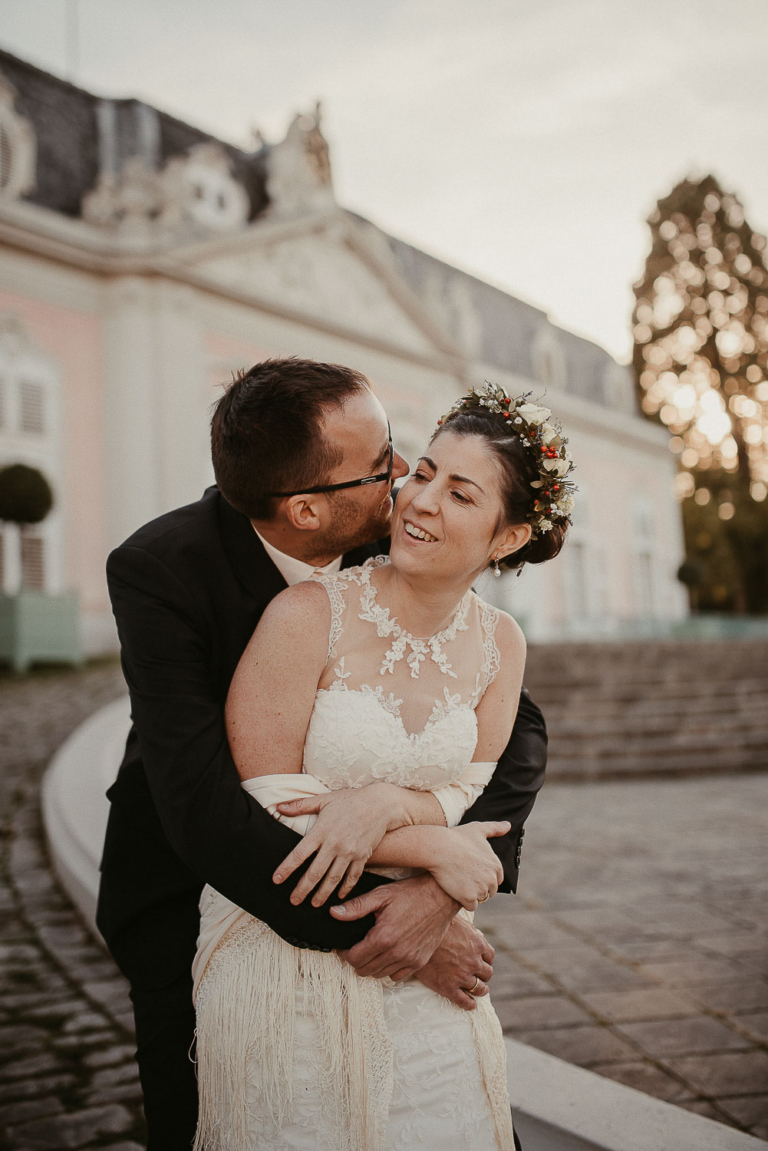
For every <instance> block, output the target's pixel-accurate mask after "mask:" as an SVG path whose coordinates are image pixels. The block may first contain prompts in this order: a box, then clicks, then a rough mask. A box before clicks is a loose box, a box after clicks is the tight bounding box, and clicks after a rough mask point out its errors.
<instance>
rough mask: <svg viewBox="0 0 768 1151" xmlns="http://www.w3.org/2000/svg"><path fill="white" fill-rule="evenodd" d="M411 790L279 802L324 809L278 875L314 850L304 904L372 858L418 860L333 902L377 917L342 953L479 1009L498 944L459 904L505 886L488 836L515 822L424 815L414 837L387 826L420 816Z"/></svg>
mask: <svg viewBox="0 0 768 1151" xmlns="http://www.w3.org/2000/svg"><path fill="white" fill-rule="evenodd" d="M404 793H405V794H404ZM413 796H414V793H413V792H410V793H407V792H406V789H403V788H400V787H397V786H395V785H392V784H387V783H376V784H371V785H369V786H368V787H366V788H357V789H352V788H350V789H345V790H343V791H336V792H331V793H329V794H327V795H320V796H313V797H311V798H307V799H302V800H294V801H292V802H289V803H283V804H280V805H279V810H280V812H281V813H282V814H284V815H294V816H295V815H306V814H311V813H316V814H317V815H318V818H317V820H316V822H315V824H314V826H313V827H312V828H310V829H309V831H308V832H307V834H306V835H305V836H304V838H303V839H302V841H301V843H300V844H298V845H297V847H296V848H295V849H294V851H292V852H291V854H290V855H289V856H288V857H287V858H286V859H285V860H284V861H283V863H281V864H280V866H279V867H278V868H277V870H276V872H275V874H274V877H273V878H274V880H275V882H276V883H282V882H285V881H286V880H287V879H288V878H289V877H290V875H292V874H293V873H294V871H295V870H296V868H298V867H299V866H301V865H302V864H303V863H304V862H306V860H307V859H309V858H310V857H311V856H313V855H314V859H313V860H312V862H311V863H310V865H309V867H308V868H307V871H306V873H305V874H304V875H303V876H302V877H301V879H300V880H299V882H298V883H297V884H296V887H295V889H294V891H293V892H292V894H291V901H292V902H293V903H295V904H298V903H300V902H301V901H302V900H303V899H304V898H306V897H307V896H308V895H309V894H310V892H313V891H314V894H313V895H312V903H313V905H314V906H320V905H321V904H323V903H324V902H325V901H326V900H327V899H328V898H329V896H330V895H331V894H332V893H333V892H334V891H335V890H336V889H337V888H338V896H339V897H340V898H344V896H345V895H347V894H348V893H349V892H350V891H351V890H352V888H353V887H354V885H355V884H356V883H357V880H358V879H359V877H360V875H361V874H362V872H363V869H364V867H365V865H366V863H367V862H368V861H369V860H371V859H373V862H375V863H376V864H378V865H380V866H385V865H390V866H392V865H400V866H402V865H407V866H414V865H416V866H418V867H419V868H420V869H421V870H422V871H423V872H424V873H423V874H420V875H417V876H416V877H414V878H412V879H405V880H400V881H399V882H397V883H390V884H382V885H381V886H380V887H377V888H375V889H374V890H373V891H370V892H368V893H367V894H365V895H362V896H358V897H356V898H355V899H352V900H350V901H349V903H346V904H339V905H337V906H334V907H332V908H331V909H330V910H331V914H332V915H333V916H334V917H335V918H338V919H339V920H353V919H361V918H363V917H364V916H366V915H369V914H374V915H375V917H376V925H375V927H373V928H372V929H371V930H370V931H369V932H368V934H367V935H366V937H365V939H363V940H362V941H361V942H360V943H358V944H356V945H355V946H354V947H352V948H350V949H349V950H348V951H344V952H341V953H340V954H341V955H342V957H343V958H344V959H346V960H347V961H348V962H349V963H351V964H352V966H353V967H354V968H355V969H356V971H357V972H358V974H359V975H363V976H372V977H376V978H383V977H384V976H390V977H391V978H392V979H395V980H403V979H407V978H409V977H410V976H411V975H414V974H415V975H416V976H417V978H418V979H419V980H420V981H421V982H422V983H424V984H425V985H426V986H428V987H430V988H431V989H432V990H434V991H437V992H438V993H439V994H441V995H443V996H445V997H446V998H448V999H450V1000H452V1002H454V1003H456V1004H457V1005H458V1006H460V1007H463V1008H465V1009H467V1010H472V1009H473V1008H474V1007H475V1005H476V1003H475V1000H476V998H478V997H479V996H481V995H484V994H486V993H487V990H488V988H487V983H488V980H489V979H490V978H491V975H492V974H493V966H492V965H493V958H494V950H493V948H492V947H491V946H490V944H489V943H488V942H487V941H486V939H485V937H484V936H483V935H482V934H481V932H479V931H478V930H477V929H476V928H475V927H474V926H473V925H472V924H471V923H470V922H469V920H467V919H465V918H463V917H461V916H458V915H457V913H458V912H459V910H460V909H461V907H465V908H467V909H468V910H474V909H475V908H476V907H477V904H478V903H479V902H483V901H484V900H485V899H486V898H488V896H489V895H493V894H495V892H496V890H497V889H498V885H499V883H500V881H501V878H502V875H503V872H502V869H501V864H500V863H499V861H498V859H497V857H496V855H495V854H494V853H493V851H492V850H491V848H490V846H489V844H488V838H489V837H490V836H495V835H503V834H505V833H506V831H508V830H509V824H507V823H470V824H466V825H465V826H462V827H457V828H447V827H444V826H442V827H439V826H434V825H431V824H421V825H420V826H419V827H418V831H417V832H416V836H415V838H414V835H413V834H411V835H410V837H406V838H404V837H403V836H402V835H400V836H399V837H398V836H397V835H396V834H392V835H390V834H388V833H396V832H397V831H398V829H400V828H407V827H408V825H409V824H411V823H412V819H411V816H410V811H409V807H408V799H409V798H412V797H413ZM434 802H435V804H436V803H437V801H436V800H435V801H434ZM385 836H386V840H385ZM470 989H471V991H472V994H470V993H469V991H470Z"/></svg>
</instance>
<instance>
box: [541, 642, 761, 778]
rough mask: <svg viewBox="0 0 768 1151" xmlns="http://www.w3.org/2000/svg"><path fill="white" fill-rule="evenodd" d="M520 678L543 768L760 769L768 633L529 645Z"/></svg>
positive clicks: (644, 772) (594, 774) (570, 771)
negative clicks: (543, 744) (535, 715)
mask: <svg viewBox="0 0 768 1151" xmlns="http://www.w3.org/2000/svg"><path fill="white" fill-rule="evenodd" d="M525 683H526V686H527V687H528V690H529V691H530V693H531V695H532V696H533V698H534V700H535V701H536V702H537V703H538V704H539V706H540V707H541V708H542V710H543V712H544V715H545V717H546V720H547V727H548V730H549V736H550V745H549V749H550V750H549V767H548V774H549V777H550V778H557V779H572V780H576V779H619V778H625V777H627V776H652V777H661V776H679V775H686V774H711V773H715V772H730V771H761V770H768V640H765V639H752V640H718V641H712V642H704V641H700V640H645V641H631V642H623V643H563V644H541V645H532V646H531V647H529V649H528V665H527V668H526V673H525Z"/></svg>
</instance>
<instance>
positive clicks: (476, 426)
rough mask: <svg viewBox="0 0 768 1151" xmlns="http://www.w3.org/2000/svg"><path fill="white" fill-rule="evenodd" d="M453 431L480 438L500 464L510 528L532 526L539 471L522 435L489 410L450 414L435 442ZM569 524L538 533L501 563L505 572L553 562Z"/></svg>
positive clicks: (505, 509)
mask: <svg viewBox="0 0 768 1151" xmlns="http://www.w3.org/2000/svg"><path fill="white" fill-rule="evenodd" d="M446 432H452V433H453V434H454V435H457V436H479V437H480V438H481V439H483V440H485V442H486V443H487V445H488V448H489V450H490V451H491V452H492V453H493V455H494V456H495V458H496V461H497V463H498V464H499V470H500V472H501V494H502V500H503V509H502V517H503V520H504V521H505V522H506V523H507V524H510V525H516V524H525V523H530V522H531V519H532V517H533V514H534V509H533V501H534V499H535V498H536V491H535V489H534V488H532V487H531V483H532V482H534V481H535V480H537V479H538V478H539V471H538V468H537V467H536V463H535V460H534V459H533V456H532V454H531V451H530V449H529V448H526V447H525V446H524V445H523V443H522V441H521V439H520V436H519V435H518V434H517V433H515V432H513V433H510V430H509V426H508V424H507V423H506V421H505V420H504V419H503V418H502V417H500V416H498V415H495V414H494V413H493V412H491V411H488V409H486V408H472V409H469V410H467V409H464V410H462V411H458V412H451V414H450V415H449V416H447V417H446V419H444V420H443V423H442V424H441V426H440V427H439V428H438V429H437V431H436V432H435V434H434V436H433V437H432V440H433V441H434V440H436V439H437V437H438V436H442V435H445V434H446ZM567 531H568V521H567V520H566V519H563V520H562V521H560V522H559V523H556V524H554V525H553V527H552V529H551V530H550V531H548V532H542V531H539V533H538V535H537V538H536V539H531V540H529V541H528V543H527V544H524V545H523V546H522V547H521V548H520V549H519V550H518V551H516V552H512V554H511V555H508V556H505V557H504V559H501V560H499V567H500V568H501V569H502V571H514V570H515V569H516V568H521V567H522V566H523V564H541V563H544V562H545V561H546V560H551V559H554V558H555V556H556V555H557V554H558V553H559V552H560V549H561V548H562V546H563V544H564V543H565V537H566V533H567Z"/></svg>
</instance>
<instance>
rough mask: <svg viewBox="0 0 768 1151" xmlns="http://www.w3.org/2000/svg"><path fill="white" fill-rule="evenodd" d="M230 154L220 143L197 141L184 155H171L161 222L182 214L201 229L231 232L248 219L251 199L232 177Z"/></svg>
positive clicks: (164, 181)
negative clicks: (195, 145) (199, 142)
mask: <svg viewBox="0 0 768 1151" xmlns="http://www.w3.org/2000/svg"><path fill="white" fill-rule="evenodd" d="M231 167H232V166H231V163H230V160H229V156H228V155H227V153H226V152H225V151H224V149H223V148H222V147H221V145H219V144H213V143H211V144H198V145H197V147H195V148H192V149H191V150H190V152H189V153H188V155H187V156H174V157H173V158H172V159H170V160H169V161H168V163H167V164H166V166H165V168H164V170H163V172H162V175H161V185H162V199H163V207H162V211H161V216H160V219H161V222H162V223H175V222H177V220H178V219H179V218H180V217H183V216H184V215H185V214H186V215H187V216H189V217H191V219H193V220H194V221H195V222H196V223H197V224H200V225H202V226H203V227H204V228H210V229H211V230H213V231H217V232H231V231H236V230H237V229H238V228H241V227H242V226H243V224H245V223H246V222H247V220H248V213H249V211H250V207H251V205H250V201H249V199H248V195H247V193H246V191H245V189H244V188H243V187H242V185H240V184H238V182H237V180H235V179H234V178H233V176H232V171H231Z"/></svg>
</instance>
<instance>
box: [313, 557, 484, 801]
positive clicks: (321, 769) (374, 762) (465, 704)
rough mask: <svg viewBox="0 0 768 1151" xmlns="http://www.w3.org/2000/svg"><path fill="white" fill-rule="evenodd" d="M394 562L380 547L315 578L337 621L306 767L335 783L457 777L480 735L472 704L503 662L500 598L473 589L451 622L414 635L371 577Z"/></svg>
mask: <svg viewBox="0 0 768 1151" xmlns="http://www.w3.org/2000/svg"><path fill="white" fill-rule="evenodd" d="M388 563H389V560H388V558H387V557H386V556H378V557H377V558H376V559H372V560H368V561H367V562H366V563H365V564H364V565H363V566H362V567H357V568H347V569H345V570H344V571H341V572H339V573H338V574H337V575H333V576H323V577H320V578H319V580H318V582H319V583H322V584H323V585H324V586H325V588H326V590H327V592H328V596H329V599H330V603H331V629H330V636H329V653H328V665H327V667H326V671H325V673H324V675H323V677H322V679H321V681H320V684H321V686H320V688H319V690H318V692H317V695H316V698H315V706H314V710H313V712H312V718H311V720H310V724H309V730H308V732H307V737H306V742H305V749H304V770H305V771H306V772H308V773H310V774H312V775H314V776H316V777H317V778H318V779H320V780H322V782H323V783H325V784H326V785H327V786H328V787H330V788H331V789H333V790H337V789H339V788H342V787H364V786H365V785H366V784H368V783H372V782H374V781H375V780H383V781H385V782H387V783H396V784H399V785H400V786H401V787H411V788H415V789H417V790H421V791H427V790H429V791H431V790H434V789H435V788H438V787H442V786H444V785H445V784H446V783H450V782H452V781H453V780H455V779H458V778H459V776H460V775H461V774H462V773H463V772H464V771H465V770H466V768H467V766H468V765H469V764H470V763H471V761H472V756H473V755H474V751H475V746H476V744H477V717H476V715H475V708H476V707H477V705H478V703H479V702H480V699H481V698H482V696H483V693H484V692H485V691H486V689H487V688H488V686H489V684H490V683H491V682H492V681H493V679H494V677H495V675H496V673H497V672H498V669H499V652H498V648H497V646H496V640H495V635H494V633H495V629H496V621H497V618H498V613H497V612H496V609H495V608H493V607H491V606H490V605H489V604H486V603H484V602H483V601H482V600H481V599H479V598H478V597H477V596H476V595H475V594H474V592H468V593H467V594H466V596H465V597H464V598H463V599H462V601H461V603H460V604H459V605H458V607H457V610H456V613H455V615H454V617H453V619H452V621H451V623H450V624H449V626H448V627H447V628H446V629H445V630H444V631H442V632H441V633H439V634H438V635H437V636H433V637H430V638H428V639H424V640H420V639H416V638H414V637H411V636H407V633H404V632H402V629H400V628H399V626H398V625H397V621H396V620H393V619H391V618H390V615H389V611H388V609H387V608H386V607H385V606H383V605H381V604H379V603H378V601H377V599H376V591H377V589H376V586H375V584H374V583H373V582H372V580H371V576H372V575H374V578H375V573H376V571H377V570H378V569H380V568H382V567H383V566H385V565H387V564H388ZM393 625H394V626H393ZM396 632H400V633H401V636H400V637H398V636H397V634H396ZM393 633H395V641H394V642H393V643H391V644H390V639H391V636H392V635H393ZM403 636H406V637H407V638H406V639H405V642H404V643H403V644H401V645H400V639H401V638H402V637H403ZM398 645H399V646H398ZM406 646H410V647H411V654H410V655H409V656H407V657H406V658H404V654H405V649H406ZM393 650H394V651H395V655H394V657H393V656H392V651H393ZM398 653H399V654H398ZM428 655H429V656H430V658H427V656H428ZM382 676H386V681H387V682H386V686H385V684H384V683H382ZM446 676H448V677H449V678H450V684H447V683H446V682H445V680H446ZM391 688H394V690H388V689H391Z"/></svg>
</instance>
